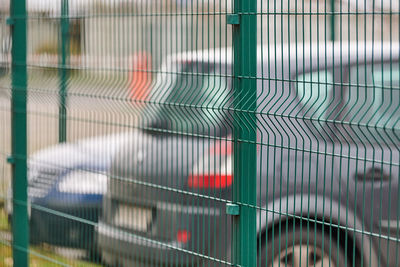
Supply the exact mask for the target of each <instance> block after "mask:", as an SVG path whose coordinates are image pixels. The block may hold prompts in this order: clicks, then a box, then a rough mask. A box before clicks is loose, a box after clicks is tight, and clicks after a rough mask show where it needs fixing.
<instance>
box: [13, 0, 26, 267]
mask: <svg viewBox="0 0 400 267" xmlns="http://www.w3.org/2000/svg"><path fill="white" fill-rule="evenodd" d="M10 8H11V10H10V14H11V21H12V23H11V27H12V51H11V53H12V66H11V71H12V100H11V110H12V128H11V134H12V175H13V181H12V186H13V219H12V229H13V230H12V231H13V260H14V266H18V267H19V266H28V248H29V225H28V209H27V132H26V129H27V127H26V122H27V120H26V101H27V98H26V96H27V69H26V68H27V66H26V54H27V51H26V2H25V0H12V1H11V7H10Z"/></svg>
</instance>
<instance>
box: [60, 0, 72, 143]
mask: <svg viewBox="0 0 400 267" xmlns="http://www.w3.org/2000/svg"><path fill="white" fill-rule="evenodd" d="M68 11H69V5H68V0H62V1H61V42H60V44H59V46H60V50H61V51H60V55H61V58H60V61H61V66H59V72H60V80H61V81H60V92H59V96H60V99H59V112H58V116H59V117H58V141H59V142H60V143H62V142H65V141H66V140H67V106H66V105H67V80H68V67H69V54H70V52H71V51H70V40H69V17H68V15H69V12H68Z"/></svg>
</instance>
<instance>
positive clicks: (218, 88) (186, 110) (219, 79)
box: [156, 62, 231, 134]
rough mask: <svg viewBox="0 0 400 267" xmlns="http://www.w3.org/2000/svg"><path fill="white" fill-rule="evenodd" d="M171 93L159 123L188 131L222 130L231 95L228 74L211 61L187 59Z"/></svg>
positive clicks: (180, 69) (164, 126) (158, 112)
mask: <svg viewBox="0 0 400 267" xmlns="http://www.w3.org/2000/svg"><path fill="white" fill-rule="evenodd" d="M173 75H175V78H174V79H173V84H172V86H171V87H170V88H169V89H168V91H169V92H167V94H168V96H167V97H166V98H165V101H164V102H163V103H160V105H159V109H158V111H157V115H156V121H157V123H156V125H158V126H157V127H162V128H167V129H168V130H170V131H176V132H184V133H208V134H218V133H219V132H220V129H219V128H220V127H221V124H222V121H223V120H224V119H225V118H226V114H225V111H224V110H223V106H224V105H225V104H226V103H227V101H228V98H229V92H230V91H231V90H230V88H229V84H228V82H227V78H226V75H222V74H221V73H220V72H219V71H218V69H216V68H215V67H214V66H212V65H210V64H203V63H198V62H194V63H185V64H183V65H182V66H181V68H178V71H177V73H176V74H173Z"/></svg>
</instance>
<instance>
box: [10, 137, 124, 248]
mask: <svg viewBox="0 0 400 267" xmlns="http://www.w3.org/2000/svg"><path fill="white" fill-rule="evenodd" d="M127 136H129V133H121V134H115V135H108V136H102V137H95V138H90V139H86V140H82V141H78V142H75V143H63V144H58V145H55V146H52V147H49V148H46V149H43V150H40V151H38V152H37V153H35V154H34V155H32V156H31V157H30V158H29V160H28V198H29V203H28V214H29V218H30V240H31V243H47V244H51V245H56V246H64V247H72V248H80V249H85V250H87V252H89V253H93V252H94V253H96V240H94V225H95V224H96V223H97V221H98V219H99V215H100V214H101V210H102V200H103V194H104V193H105V191H106V188H107V176H106V173H107V170H108V168H109V166H110V163H111V158H112V156H113V154H114V152H115V150H116V148H118V147H119V145H120V143H121V142H123V140H124V139H125V137H127ZM11 195H12V191H11V188H10V189H9V198H8V199H9V201H8V203H7V213H8V217H9V220H12V201H11Z"/></svg>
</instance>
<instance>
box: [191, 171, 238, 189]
mask: <svg viewBox="0 0 400 267" xmlns="http://www.w3.org/2000/svg"><path fill="white" fill-rule="evenodd" d="M232 182H233V177H232V175H225V174H224V175H220V174H211V175H190V176H189V179H188V186H189V187H191V188H225V187H229V186H231V185H232Z"/></svg>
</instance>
